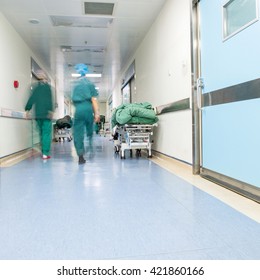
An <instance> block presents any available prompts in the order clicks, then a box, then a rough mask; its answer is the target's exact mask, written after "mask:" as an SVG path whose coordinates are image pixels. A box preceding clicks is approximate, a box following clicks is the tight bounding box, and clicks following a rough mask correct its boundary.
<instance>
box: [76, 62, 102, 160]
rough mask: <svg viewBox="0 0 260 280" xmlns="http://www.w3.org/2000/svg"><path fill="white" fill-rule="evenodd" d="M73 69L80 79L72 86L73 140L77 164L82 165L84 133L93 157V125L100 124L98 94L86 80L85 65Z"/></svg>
mask: <svg viewBox="0 0 260 280" xmlns="http://www.w3.org/2000/svg"><path fill="white" fill-rule="evenodd" d="M75 69H76V71H77V72H78V74H80V77H79V78H78V79H77V80H76V81H75V82H74V84H73V89H72V96H71V99H72V103H73V105H74V106H75V113H74V124H73V134H74V136H73V139H74V146H75V149H76V152H77V155H78V157H79V164H84V163H85V162H86V160H85V158H84V154H85V147H84V138H85V132H86V135H87V138H88V141H89V150H90V154H91V155H93V125H94V122H100V115H99V106H98V100H97V97H98V92H97V90H96V89H95V86H94V84H93V83H92V82H91V81H89V80H88V79H87V78H86V74H87V73H88V67H87V65H85V64H82V63H80V64H77V65H76V66H75Z"/></svg>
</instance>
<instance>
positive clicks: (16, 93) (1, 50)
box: [0, 13, 44, 157]
mask: <svg viewBox="0 0 260 280" xmlns="http://www.w3.org/2000/svg"><path fill="white" fill-rule="evenodd" d="M0 40H1V44H0V61H1V63H0V110H2V109H8V111H9V112H12V111H15V112H19V113H21V114H22V113H23V112H24V106H25V104H26V101H27V99H28V97H29V86H30V81H31V57H33V58H34V59H35V60H36V61H37V58H36V57H35V56H34V55H33V53H32V51H31V50H30V49H29V47H28V46H27V45H26V44H25V42H24V41H23V40H22V39H21V37H20V36H19V35H18V34H17V32H16V31H15V30H14V29H13V27H12V26H11V25H10V24H9V23H8V22H7V20H6V19H5V17H4V16H3V15H2V14H1V13H0ZM37 63H39V65H40V66H41V67H42V68H43V69H44V65H43V64H40V62H39V61H37ZM14 80H18V81H19V88H17V89H15V88H14V86H13V82H14ZM0 112H2V111H0ZM22 117H23V116H22ZM22 117H21V118H12V117H9V118H7V117H4V116H3V114H2V113H1V115H0V130H1V132H0V133H1V137H0V157H4V156H7V155H10V154H13V153H16V152H18V151H21V150H24V149H27V148H29V147H31V144H32V134H31V133H32V129H31V121H29V120H26V119H24V118H22Z"/></svg>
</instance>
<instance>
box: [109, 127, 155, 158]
mask: <svg viewBox="0 0 260 280" xmlns="http://www.w3.org/2000/svg"><path fill="white" fill-rule="evenodd" d="M155 126H157V124H152V125H149V124H147V125H146V124H125V125H121V126H117V127H116V130H115V134H114V147H115V153H119V154H120V156H121V159H125V151H126V150H130V156H132V154H133V150H135V152H136V156H141V150H143V149H144V150H147V155H148V157H152V144H153V138H152V136H153V128H154V127H155ZM115 138H116V139H115Z"/></svg>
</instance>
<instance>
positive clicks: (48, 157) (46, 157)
mask: <svg viewBox="0 0 260 280" xmlns="http://www.w3.org/2000/svg"><path fill="white" fill-rule="evenodd" d="M50 158H51V156H46V155H42V159H50Z"/></svg>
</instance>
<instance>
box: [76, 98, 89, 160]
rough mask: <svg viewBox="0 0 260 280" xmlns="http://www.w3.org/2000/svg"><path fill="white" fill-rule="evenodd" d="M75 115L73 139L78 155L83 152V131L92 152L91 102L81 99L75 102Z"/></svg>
mask: <svg viewBox="0 0 260 280" xmlns="http://www.w3.org/2000/svg"><path fill="white" fill-rule="evenodd" d="M75 108H76V110H75V115H74V124H73V139H74V145H75V148H76V152H77V155H78V156H82V155H84V153H85V148H84V135H85V131H86V133H87V137H88V140H89V148H90V152H93V145H92V136H93V122H94V116H93V107H92V102H91V101H90V100H89V101H83V102H77V103H75Z"/></svg>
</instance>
